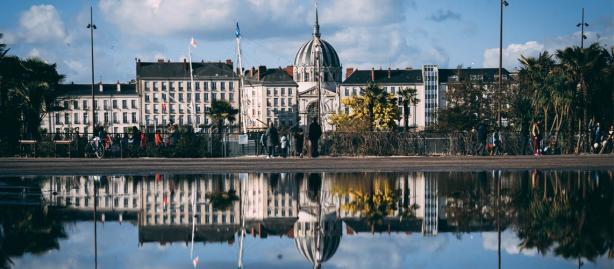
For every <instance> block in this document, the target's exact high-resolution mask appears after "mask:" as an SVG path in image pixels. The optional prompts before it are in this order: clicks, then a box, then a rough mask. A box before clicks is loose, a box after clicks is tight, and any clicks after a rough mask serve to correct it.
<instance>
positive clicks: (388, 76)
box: [388, 67, 391, 79]
mask: <svg viewBox="0 0 614 269" xmlns="http://www.w3.org/2000/svg"><path fill="white" fill-rule="evenodd" d="M390 72H391V71H390V67H388V79H390V76H391V75H390Z"/></svg>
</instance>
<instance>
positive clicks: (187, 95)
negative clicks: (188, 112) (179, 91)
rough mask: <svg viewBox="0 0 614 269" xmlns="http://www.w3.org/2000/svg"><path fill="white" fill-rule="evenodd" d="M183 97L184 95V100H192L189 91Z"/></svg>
mask: <svg viewBox="0 0 614 269" xmlns="http://www.w3.org/2000/svg"><path fill="white" fill-rule="evenodd" d="M185 97H186V100H187V101H188V102H192V94H191V93H186V96H185Z"/></svg>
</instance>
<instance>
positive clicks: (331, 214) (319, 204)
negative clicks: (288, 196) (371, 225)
mask: <svg viewBox="0 0 614 269" xmlns="http://www.w3.org/2000/svg"><path fill="white" fill-rule="evenodd" d="M338 208H339V201H338V200H337V199H336V197H334V195H333V194H332V181H330V180H324V179H323V178H322V175H321V174H310V175H309V176H308V177H306V178H304V179H303V182H302V183H301V189H300V205H299V210H300V211H299V216H298V221H297V223H296V224H295V225H294V243H295V244H296V248H297V249H298V251H299V252H300V253H301V255H303V257H304V258H305V259H307V260H308V261H310V262H311V263H312V264H313V265H314V268H320V266H321V265H322V263H324V262H326V261H327V260H329V259H330V258H331V257H332V256H333V255H334V254H335V252H336V251H337V248H338V247H339V243H340V242H341V236H342V231H341V219H339V217H338V213H339V210H338Z"/></svg>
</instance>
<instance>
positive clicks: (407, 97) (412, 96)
mask: <svg viewBox="0 0 614 269" xmlns="http://www.w3.org/2000/svg"><path fill="white" fill-rule="evenodd" d="M399 95H400V96H401V98H402V100H403V101H402V102H403V119H404V124H405V131H407V129H409V113H410V111H409V106H410V105H413V106H414V112H415V111H416V105H417V104H418V103H419V102H420V99H418V92H417V90H416V89H415V88H405V89H403V90H401V91H399ZM415 121H416V117H414V126H415V125H416V124H415Z"/></svg>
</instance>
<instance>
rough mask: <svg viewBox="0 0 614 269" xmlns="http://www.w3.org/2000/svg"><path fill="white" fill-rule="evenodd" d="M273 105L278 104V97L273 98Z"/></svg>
mask: <svg viewBox="0 0 614 269" xmlns="http://www.w3.org/2000/svg"><path fill="white" fill-rule="evenodd" d="M273 106H277V98H274V99H273Z"/></svg>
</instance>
